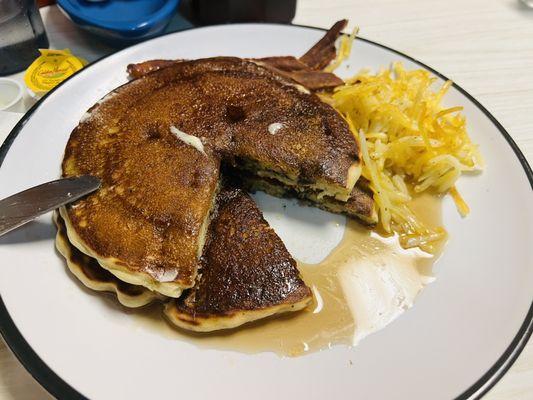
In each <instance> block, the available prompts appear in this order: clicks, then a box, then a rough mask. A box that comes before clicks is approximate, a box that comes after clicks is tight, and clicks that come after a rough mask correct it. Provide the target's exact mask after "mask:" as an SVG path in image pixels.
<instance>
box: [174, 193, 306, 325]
mask: <svg viewBox="0 0 533 400" xmlns="http://www.w3.org/2000/svg"><path fill="white" fill-rule="evenodd" d="M201 261H202V266H201V269H200V274H199V278H198V280H197V283H196V285H195V287H194V288H193V289H189V290H188V291H186V292H185V293H184V295H183V296H182V297H181V298H179V299H172V300H170V301H169V302H168V303H167V304H166V305H165V310H164V313H165V316H166V318H167V319H168V320H169V321H170V322H171V323H172V324H174V325H176V326H178V327H180V328H184V329H188V330H193V331H200V332H208V331H214V330H219V329H228V328H234V327H237V326H239V325H242V324H245V323H247V322H250V321H255V320H258V319H261V318H266V317H269V316H271V315H274V314H279V313H284V312H289V311H298V310H301V309H303V308H305V307H306V306H307V305H308V304H309V303H310V302H311V300H312V294H311V290H310V289H309V288H308V287H307V286H306V285H305V283H304V282H303V281H302V279H301V278H300V275H299V272H298V269H297V267H296V262H295V261H294V259H293V258H292V257H291V255H290V254H289V252H288V251H287V249H286V248H285V245H284V244H283V242H282V241H281V239H280V238H279V237H278V236H277V235H276V233H275V232H274V230H273V229H272V228H271V227H270V226H269V225H268V223H267V222H266V221H265V220H264V218H263V216H262V214H261V211H259V209H258V208H257V206H256V205H255V203H254V202H253V200H252V199H251V198H250V196H249V195H248V194H246V193H245V192H244V191H242V190H241V189H236V188H228V189H223V190H222V191H221V193H220V194H219V195H218V198H217V207H216V210H215V212H214V217H213V220H212V221H211V224H210V227H209V238H208V241H207V244H206V246H205V250H204V254H203V256H202V260H201Z"/></svg>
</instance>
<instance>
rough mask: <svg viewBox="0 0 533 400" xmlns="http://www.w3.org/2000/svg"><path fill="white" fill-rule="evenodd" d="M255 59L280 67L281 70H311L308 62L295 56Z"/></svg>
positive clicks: (273, 66)
mask: <svg viewBox="0 0 533 400" xmlns="http://www.w3.org/2000/svg"><path fill="white" fill-rule="evenodd" d="M253 61H258V62H260V63H265V64H268V65H269V66H270V67H272V68H276V69H279V70H281V71H303V70H309V67H308V66H307V65H306V64H304V63H303V62H301V61H300V60H298V59H297V58H296V57H293V56H276V57H264V58H254V59H253Z"/></svg>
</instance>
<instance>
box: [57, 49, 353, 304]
mask: <svg viewBox="0 0 533 400" xmlns="http://www.w3.org/2000/svg"><path fill="white" fill-rule="evenodd" d="M192 137H194V138H196V140H192ZM222 164H224V165H232V166H234V167H237V168H239V169H243V170H246V171H249V172H250V173H253V174H255V175H257V176H260V177H268V178H271V179H274V180H276V181H278V182H280V183H281V184H283V185H285V186H288V187H303V188H306V189H309V190H312V191H313V192H315V193H317V194H318V195H319V196H325V195H327V196H329V197H331V198H334V199H336V200H339V201H340V202H345V201H346V200H348V199H349V197H350V194H351V192H352V190H353V188H354V185H355V182H356V181H357V179H358V178H359V175H360V172H361V168H360V157H359V147H358V145H357V142H356V140H355V139H354V137H353V135H352V133H351V132H350V129H349V127H348V125H347V123H346V122H345V121H344V119H343V118H342V117H341V116H340V115H339V114H338V113H337V112H336V111H335V110H334V109H333V108H332V107H331V106H329V105H327V104H325V103H324V102H322V101H321V100H320V99H319V98H318V97H317V96H316V95H314V94H311V93H309V92H308V91H306V90H302V88H301V87H299V86H298V85H296V84H295V82H294V81H292V80H290V79H288V78H284V77H282V76H280V75H278V74H276V73H274V72H273V71H271V70H269V69H266V68H264V67H262V66H260V65H257V64H256V63H253V62H249V61H245V60H242V59H238V58H226V57H218V58H210V59H202V60H195V61H186V62H181V63H177V64H175V65H171V66H169V67H167V68H164V69H162V70H159V71H155V72H153V73H150V74H148V75H146V76H144V77H142V78H139V79H137V80H134V81H132V82H130V83H128V84H126V85H124V86H122V87H120V88H118V89H116V90H115V91H113V92H112V93H111V94H110V95H108V96H106V97H105V98H104V99H103V100H102V101H100V102H98V103H97V104H96V105H95V106H94V107H93V108H92V109H90V110H89V111H88V112H87V113H86V114H85V115H84V117H83V118H82V120H81V121H80V124H79V125H78V126H77V127H76V128H75V129H74V131H73V132H72V134H71V137H70V139H69V141H68V143H67V146H66V150H65V156H64V159H63V165H62V167H63V175H64V176H65V177H69V176H77V175H82V174H89V175H94V176H97V177H98V178H100V179H101V181H102V187H101V189H100V190H99V191H98V192H95V193H94V194H91V195H89V196H87V197H85V198H83V199H82V200H80V201H78V202H76V203H75V205H70V206H66V207H65V208H63V209H62V210H61V215H62V217H63V219H64V220H65V224H66V227H67V233H68V237H69V241H70V242H71V243H72V244H73V245H74V246H76V248H78V249H79V250H80V251H82V252H83V253H85V254H87V255H89V256H90V257H93V258H95V259H97V261H98V262H99V264H100V265H101V266H102V267H103V268H105V269H106V270H108V271H109V272H111V273H112V274H114V275H115V276H117V277H118V278H119V279H121V280H123V281H124V282H127V283H131V284H134V285H141V286H144V287H146V288H148V289H150V290H153V291H156V292H159V293H161V294H163V295H165V296H169V297H175V298H177V297H179V296H180V295H181V293H182V292H183V290H185V289H187V288H190V287H192V286H193V285H194V283H195V280H196V275H197V270H198V265H199V257H200V255H201V254H202V250H203V245H204V242H205V237H206V232H207V227H208V225H209V220H210V214H211V211H212V208H213V205H214V199H215V197H216V193H217V188H218V185H219V178H220V166H221V165H222Z"/></svg>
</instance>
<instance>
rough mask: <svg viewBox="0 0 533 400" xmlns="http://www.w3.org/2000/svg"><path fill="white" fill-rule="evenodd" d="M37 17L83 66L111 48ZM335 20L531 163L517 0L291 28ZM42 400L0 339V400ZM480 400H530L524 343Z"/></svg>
mask: <svg viewBox="0 0 533 400" xmlns="http://www.w3.org/2000/svg"><path fill="white" fill-rule="evenodd" d="M325 4H327V6H326V5H325ZM41 13H42V15H43V19H44V23H45V26H46V31H47V33H48V37H49V39H50V44H51V47H53V48H59V49H62V48H65V47H69V48H70V49H71V50H72V51H73V52H74V54H76V55H79V56H82V57H84V58H86V59H87V60H89V61H94V60H95V59H97V58H99V57H101V56H102V55H104V54H107V53H109V52H110V51H112V49H111V48H109V47H107V46H105V45H102V44H98V43H97V42H96V41H95V40H94V39H92V38H91V37H89V36H87V35H85V34H84V33H82V32H80V30H79V29H77V28H76V27H75V26H74V25H73V24H72V23H71V22H70V21H68V20H67V19H66V18H65V17H64V16H63V15H62V14H61V13H60V12H59V10H58V9H57V7H55V6H51V7H46V8H43V9H41ZM342 18H348V19H349V20H350V26H353V25H354V24H357V25H358V26H360V28H361V35H362V36H364V37H367V38H370V39H372V40H375V41H377V42H380V43H383V44H386V45H388V46H390V47H393V48H396V49H398V50H401V51H403V52H405V53H407V54H409V55H411V56H413V57H414V58H416V59H419V60H421V61H423V62H425V63H427V64H428V65H430V66H432V67H434V68H435V69H437V70H438V71H440V72H442V73H443V74H445V75H447V76H449V77H453V79H454V80H455V81H456V82H457V83H458V84H460V85H461V86H462V87H463V88H465V89H466V90H467V91H469V92H470V93H471V94H472V95H473V96H474V97H476V98H477V99H478V100H480V101H481V103H482V104H483V105H485V106H486V107H487V108H488V109H489V110H490V111H491V112H492V113H493V114H494V116H495V117H496V118H497V119H498V120H499V121H500V122H501V123H502V124H503V126H504V127H505V128H506V129H507V130H508V131H509V133H510V134H511V136H512V137H513V138H514V140H515V141H516V142H517V143H518V145H519V146H520V148H521V149H522V151H523V152H524V154H525V156H526V158H527V159H528V161H529V162H530V163H532V161H533V10H530V9H526V8H525V7H523V6H522V5H521V4H519V2H518V1H517V0H468V1H465V0H447V1H437V0H372V1H370V0H365V1H363V0H331V1H328V2H325V1H322V0H299V3H298V10H297V13H296V18H295V19H294V23H296V24H303V25H314V26H320V27H329V26H330V25H331V24H332V23H333V22H335V21H336V20H339V19H342ZM180 23H181V21H179V20H177V19H176V20H175V21H173V24H174V25H179V24H180ZM21 76H22V74H17V75H16V77H17V78H18V79H21ZM2 140H3V138H2V137H0V142H1V141H2ZM42 398H49V396H48V395H47V393H46V392H45V391H44V389H42V388H41V387H40V386H39V384H37V383H36V382H35V381H34V380H33V378H32V377H31V376H30V375H29V374H28V373H27V372H26V371H25V370H24V368H23V367H22V366H21V365H20V364H19V363H18V361H17V360H16V359H15V358H14V356H13V355H12V354H11V353H10V352H9V351H8V350H7V349H6V347H5V345H4V344H3V343H2V342H1V341H0V400H4V399H17V400H23V399H32V400H33V399H37V400H38V399H42ZM486 398H487V399H489V400H500V399H501V400H503V399H505V400H518V399H520V400H526V399H533V343H532V342H531V341H530V343H529V345H528V346H527V347H526V349H525V350H524V352H523V353H522V355H521V356H520V357H519V358H518V360H517V361H516V363H515V364H514V366H513V367H512V368H511V370H510V371H509V372H508V373H507V375H506V376H505V377H504V378H503V379H502V380H501V381H500V382H499V383H498V384H497V385H496V386H495V387H494V388H493V389H492V390H491V392H490V393H489V394H488V395H487V396H486Z"/></svg>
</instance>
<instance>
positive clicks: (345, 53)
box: [324, 27, 359, 72]
mask: <svg viewBox="0 0 533 400" xmlns="http://www.w3.org/2000/svg"><path fill="white" fill-rule="evenodd" d="M358 33H359V28H358V27H355V28H354V29H353V31H352V33H351V35H350V36H347V35H342V36H341V39H340V45H339V50H338V51H337V57H335V60H333V61H332V62H331V63H330V64H329V65H328V66H327V67H326V68H324V71H326V72H332V71H334V70H336V69H337V68H338V67H339V65H341V63H342V62H343V61H344V60H346V59H347V58H348V57H349V56H350V53H351V52H352V44H353V41H354V40H355V37H356V35H357V34H358Z"/></svg>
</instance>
